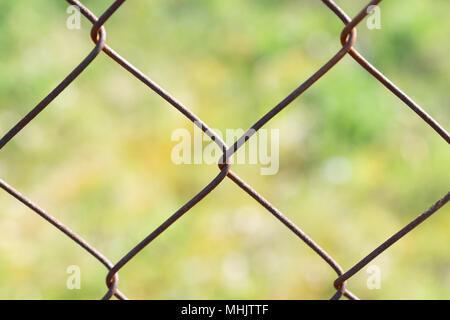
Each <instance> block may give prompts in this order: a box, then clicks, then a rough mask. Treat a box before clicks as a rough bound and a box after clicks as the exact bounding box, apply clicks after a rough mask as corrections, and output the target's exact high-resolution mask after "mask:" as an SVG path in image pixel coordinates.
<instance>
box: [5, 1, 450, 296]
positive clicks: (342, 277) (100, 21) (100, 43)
mask: <svg viewBox="0 0 450 320" xmlns="http://www.w3.org/2000/svg"><path fill="white" fill-rule="evenodd" d="M66 1H67V2H68V3H69V4H71V5H75V6H77V7H78V8H79V9H80V12H81V13H82V14H83V15H84V16H85V17H86V18H87V19H88V20H89V21H90V22H91V23H92V24H93V26H92V29H91V38H92V40H93V41H94V43H95V47H94V49H93V50H92V51H91V52H90V53H89V55H88V56H87V57H86V58H85V59H84V60H83V61H82V62H81V63H80V64H79V65H78V66H77V67H76V68H75V69H74V70H73V71H72V72H71V73H70V74H69V75H68V76H67V77H66V78H65V79H64V80H63V81H62V82H61V83H60V84H59V85H58V86H57V87H56V88H55V89H54V90H53V91H51V92H50V93H49V94H48V95H47V96H46V97H45V98H44V99H43V100H42V101H41V102H39V103H38V104H37V105H36V107H34V108H33V109H32V110H31V111H30V112H29V113H28V114H27V115H26V116H25V117H23V118H22V119H21V120H20V121H19V122H18V123H17V124H16V125H15V126H14V127H13V128H12V129H11V130H10V131H8V132H7V133H6V134H5V135H4V136H3V137H2V138H1V139H0V150H1V149H2V148H3V147H4V146H5V145H6V144H7V143H8V142H10V141H11V139H13V138H14V137H15V136H16V135H17V134H18V133H19V132H20V131H21V130H22V129H23V128H25V127H26V126H27V125H28V124H29V123H30V122H31V121H32V120H33V119H34V118H35V117H36V116H37V115H39V113H41V112H42V111H43V110H44V109H45V108H46V107H47V106H48V105H49V104H50V103H51V102H52V101H53V100H54V99H55V98H56V97H57V96H58V95H59V94H60V93H61V92H62V91H64V90H65V89H66V88H67V87H68V86H69V85H70V84H71V83H72V82H73V81H74V80H75V79H76V78H77V77H78V76H79V75H80V74H81V73H82V72H83V71H84V70H85V69H86V68H87V67H88V66H89V65H90V64H91V63H92V62H93V61H94V60H95V58H96V57H97V56H98V54H99V53H100V52H101V51H103V52H104V53H106V54H107V55H108V56H109V57H110V58H111V59H113V60H114V61H115V62H117V63H118V64H119V65H120V66H122V67H123V68H124V69H126V70H127V71H128V72H130V74H132V75H133V76H134V77H135V78H137V79H138V80H140V81H141V82H143V83H144V84H145V85H146V86H148V87H149V88H150V89H151V90H152V91H154V92H155V93H156V94H158V95H159V96H160V97H161V98H163V99H164V100H166V101H167V102H168V103H169V104H170V105H172V106H173V107H175V108H176V109H177V110H178V111H180V112H181V113H182V114H183V115H184V116H185V117H186V118H188V119H189V120H190V121H192V122H193V123H194V124H195V125H196V126H198V127H199V128H200V129H201V130H202V131H203V132H205V134H206V135H208V136H209V137H210V138H211V140H212V141H214V142H215V143H216V144H217V145H218V146H219V148H221V149H222V151H223V157H222V158H221V160H220V161H219V164H218V165H219V169H220V172H219V174H218V175H217V176H216V177H215V178H214V179H212V181H211V182H210V183H209V184H208V185H206V186H205V187H204V188H203V189H202V190H201V191H200V192H199V193H198V194H197V195H196V196H195V197H193V198H192V199H190V200H189V201H188V202H186V204H185V205H183V206H182V207H181V208H180V209H178V210H177V211H176V212H175V213H174V214H173V215H172V216H170V217H169V218H168V219H167V220H166V221H165V222H163V223H162V224H161V225H160V226H159V227H158V228H157V229H156V230H154V231H153V232H152V233H150V234H149V235H148V236H147V237H146V238H145V239H144V240H142V241H141V242H140V243H139V244H137V245H136V246H135V247H134V248H132V249H131V250H130V251H129V252H128V253H126V254H125V255H124V256H123V258H122V259H120V260H119V262H117V263H116V264H113V263H111V262H110V261H109V260H108V259H107V258H106V257H105V256H103V255H102V254H101V253H100V252H99V251H98V250H97V249H96V248H94V247H93V246H91V245H90V244H89V243H88V242H86V241H85V240H84V239H83V238H81V237H80V236H78V235H77V234H76V233H75V232H73V231H72V230H70V229H69V228H68V227H66V226H65V225H64V224H62V223H61V222H59V221H58V220H57V219H56V218H55V217H53V216H51V215H50V214H48V213H47V212H45V211H44V210H42V209H41V208H40V207H39V206H37V205H36V204H34V203H33V202H32V201H31V200H29V199H28V198H26V197H25V196H23V195H22V194H21V193H20V192H19V191H17V190H16V189H14V188H13V187H11V186H10V185H8V184H7V183H6V182H4V181H3V180H1V179H0V188H2V189H3V190H4V191H6V192H7V193H9V194H10V195H11V196H13V197H14V198H16V199H17V200H18V201H20V202H21V203H23V204H24V205H25V206H27V207H28V208H30V209H31V210H33V211H34V212H35V213H37V214H38V215H40V216H41V217H42V218H44V219H45V220H47V221H48V222H49V223H51V224H52V225H53V226H55V227H56V228H58V229H59V230H60V231H61V232H63V233H64V234H65V235H67V236H68V237H69V238H71V239H72V240H73V241H74V242H75V243H77V244H78V245H79V246H81V247H82V248H83V249H84V250H86V251H87V252H88V253H89V254H90V255H92V256H93V257H95V258H96V259H97V260H98V261H99V262H101V263H102V264H103V265H104V266H105V267H106V268H107V269H108V274H107V276H106V285H107V288H108V291H107V293H106V294H105V296H104V297H103V299H105V300H106V299H110V298H111V297H112V296H115V297H117V298H118V299H127V298H126V296H125V295H124V294H123V293H121V292H120V290H119V289H118V284H119V277H118V272H119V271H120V270H121V269H122V268H123V267H124V266H125V265H126V264H127V263H128V262H130V260H132V259H133V257H134V256H136V255H137V254H138V253H139V252H140V251H142V250H143V249H144V248H145V247H147V246H148V245H149V244H150V243H151V242H152V241H153V240H154V239H156V238H157V237H158V236H159V235H161V234H162V233H163V232H164V231H165V230H166V229H167V228H169V227H170V226H171V225H172V224H173V223H174V222H176V221H177V220H178V219H179V218H180V217H182V216H183V215H184V214H186V213H187V212H189V211H190V209H191V208H192V207H194V206H195V205H196V204H198V203H199V202H200V201H201V200H202V199H204V198H205V197H206V196H207V195H208V194H209V193H210V192H212V191H213V190H214V189H215V188H216V187H217V186H218V185H219V184H220V183H221V182H222V181H224V179H226V178H227V177H228V178H229V179H231V180H232V181H233V182H234V183H235V184H236V185H237V186H238V187H239V188H240V189H242V190H243V191H245V192H246V193H247V194H248V195H250V196H251V197H252V198H253V199H255V200H256V201H257V202H258V203H259V204H260V205H261V206H263V207H264V208H265V209H266V210H267V211H269V212H270V213H271V214H272V215H273V216H274V217H275V218H277V219H278V220H279V221H280V222H281V223H282V224H284V225H285V226H286V227H287V228H288V229H289V230H291V231H292V232H293V233H294V234H295V235H296V236H297V237H298V238H299V239H301V240H302V241H303V242H304V243H305V244H306V245H308V246H309V247H310V248H311V249H312V250H313V251H314V252H316V253H317V254H318V255H319V256H320V257H321V258H322V259H323V260H324V262H326V263H327V264H328V265H329V266H330V267H331V268H332V269H333V270H334V271H335V272H336V273H337V276H338V278H337V279H336V280H335V281H334V287H335V288H336V293H335V294H334V295H333V296H332V297H331V299H339V298H341V297H342V296H345V297H347V298H349V299H358V297H357V296H356V295H354V294H353V293H352V292H350V291H349V290H348V289H347V288H346V281H347V280H348V279H350V278H351V277H352V276H353V275H354V274H356V273H357V272H358V271H360V270H361V269H362V268H364V267H365V266H366V265H367V264H368V263H370V262H371V261H372V260H373V259H375V257H377V256H378V255H380V254H381V253H382V252H384V251H385V250H386V249H388V248H389V247H390V246H392V245H393V244H394V243H395V242H397V241H398V240H400V239H401V238H403V237H404V236H405V235H406V234H407V233H409V232H410V231H412V230H413V229H414V228H416V227H417V226H418V225H420V224H421V223H422V222H424V221H425V220H426V219H428V218H429V217H430V216H431V215H432V214H434V213H435V212H437V211H438V210H439V209H440V208H442V207H443V206H444V205H446V204H447V202H448V201H449V200H450V192H448V193H447V194H446V195H445V196H444V197H443V198H442V199H440V200H438V201H437V202H436V203H435V204H434V205H433V206H432V207H430V208H429V209H428V210H426V211H425V212H424V213H423V214H421V215H420V216H419V217H417V218H416V219H414V220H413V221H412V222H411V223H409V224H408V225H407V226H405V227H404V228H403V229H401V230H400V231H399V232H397V233H396V234H394V235H393V236H392V237H391V238H389V239H388V240H386V241H385V242H383V243H382V244H381V245H380V246H379V247H377V248H376V249H375V250H374V251H372V252H371V253H370V254H369V255H367V256H366V257H364V258H363V259H362V260H361V261H360V262H358V263H357V264H355V265H354V266H353V267H352V268H350V270H348V271H347V272H344V270H343V269H342V268H341V267H340V265H339V264H338V263H337V261H336V260H335V259H333V258H332V257H331V256H330V255H329V254H328V253H327V252H326V251H325V250H324V249H322V248H321V247H320V246H319V245H318V244H317V243H316V242H315V241H314V240H313V239H312V238H311V237H309V236H308V235H307V234H306V233H305V232H303V231H302V230H301V229H300V228H299V227H298V226H297V225H295V224H294V223H293V222H292V221H290V220H289V218H287V217H286V216H285V215H283V213H281V212H280V211H279V210H278V209H277V208H275V207H274V206H273V205H272V204H271V203H270V202H269V201H268V200H266V199H265V198H264V197H263V196H261V195H260V194H259V193H258V192H257V191H255V190H254V189H253V188H252V187H251V186H250V185H248V184H247V183H246V182H245V181H243V180H242V179H241V178H240V177H239V176H238V175H237V174H236V173H234V172H233V171H232V170H231V165H230V164H229V161H228V160H229V159H230V157H231V156H232V155H233V154H234V153H236V152H237V150H238V149H239V148H240V147H242V145H244V144H245V143H246V141H247V140H248V139H250V138H251V136H252V135H253V134H255V133H256V132H257V131H258V130H259V129H260V128H262V127H263V126H264V125H265V124H267V122H269V121H270V120H271V119H272V118H273V117H275V116H276V115H277V114H279V113H280V112H281V111H282V110H283V109H284V108H286V107H287V106H288V105H289V104H291V103H292V102H293V101H294V100H295V99H296V98H298V97H299V96H300V95H301V94H302V93H304V92H305V91H306V90H307V89H308V88H310V87H311V86H312V85H313V84H314V83H315V82H317V81H318V80H319V79H320V78H321V77H322V76H323V75H325V74H326V73H327V72H328V71H330V70H331V69H332V68H333V67H334V66H335V65H336V64H337V63H338V62H339V61H340V60H341V59H342V58H343V57H344V56H345V55H347V54H349V55H350V56H351V57H353V59H354V60H355V61H356V62H358V63H359V64H360V65H361V66H362V67H363V68H364V69H365V70H367V71H368V72H369V73H370V74H371V75H372V76H373V77H374V78H375V79H377V80H378V81H379V82H381V83H382V84H383V85H384V86H385V87H386V88H387V89H388V90H389V91H391V92H392V93H393V94H394V95H396V96H397V97H398V98H399V99H400V100H401V101H403V102H404V103H405V104H406V105H407V106H408V107H409V108H410V109H411V110H412V111H414V112H415V113H416V114H417V115H418V116H419V117H420V118H422V119H423V120H424V121H425V122H426V123H427V124H428V125H429V126H430V127H431V128H432V129H433V130H434V131H435V132H436V133H437V134H439V135H440V136H441V137H442V138H443V139H444V140H445V141H446V142H447V143H449V144H450V135H449V134H448V132H447V131H446V130H445V129H444V128H443V127H442V126H440V125H439V123H438V122H437V121H436V120H434V119H433V118H432V117H431V116H430V115H428V114H427V113H426V111H424V110H423V109H422V108H421V107H420V106H419V105H418V104H417V103H415V102H414V101H413V100H412V99H411V98H410V97H408V96H407V95H406V94H405V93H403V92H402V91H401V90H400V89H399V88H398V87H397V86H395V85H394V84H393V83H392V82H391V81H390V80H389V79H388V78H387V77H386V76H384V75H383V74H382V73H381V72H380V71H378V70H377V69H376V68H375V67H374V66H372V65H371V64H370V63H369V62H368V61H367V60H366V59H365V58H364V57H363V56H362V55H361V54H360V53H358V52H357V51H356V49H355V48H354V47H353V45H354V44H355V42H356V39H357V32H356V29H355V28H356V26H357V25H358V24H359V23H360V22H361V21H362V20H363V19H364V18H365V17H366V16H367V15H368V13H369V11H370V10H368V8H369V7H371V6H374V5H378V4H379V3H380V2H381V1H382V0H372V1H371V2H370V3H369V4H368V5H366V6H365V7H364V8H363V9H362V10H361V11H360V12H359V14H357V15H356V16H355V18H353V19H350V18H349V17H348V16H347V14H346V13H345V12H344V11H343V10H342V9H341V8H339V7H338V6H337V5H336V3H334V2H333V1H332V0H322V2H323V3H324V4H325V5H326V6H327V7H328V8H329V9H330V10H331V11H332V12H333V13H334V14H335V15H336V16H337V17H338V18H339V19H340V20H342V22H343V23H344V25H345V27H344V29H343V30H342V33H341V36H340V40H341V43H342V48H341V49H340V50H339V51H338V52H337V53H336V54H335V55H334V56H333V57H332V58H331V59H330V60H329V61H328V62H327V63H326V64H325V65H323V66H322V67H321V68H320V69H319V70H318V71H317V72H315V73H314V74H313V75H312V76H311V77H310V78H308V79H307V80H306V81H305V82H304V83H302V84H301V85H300V86H299V87H298V88H296V89H295V90H294V91H293V92H291V93H290V94H289V95H288V96H287V97H286V98H285V99H284V100H282V101H281V102H280V103H279V104H277V105H276V106H275V107H273V108H272V109H271V110H270V111H268V112H267V113H266V114H265V115H264V116H263V117H261V118H260V119H259V120H258V121H256V122H255V124H254V125H253V126H252V127H251V128H249V130H248V131H247V132H246V133H245V134H244V135H243V136H242V137H241V138H239V139H238V140H237V141H236V142H235V143H234V144H233V145H232V146H231V147H229V146H227V145H226V144H225V142H224V141H223V140H222V139H221V138H220V137H219V135H217V134H216V133H215V132H214V131H213V130H211V129H210V128H209V127H208V126H207V124H206V123H205V122H203V121H202V120H201V119H200V118H199V117H198V116H197V115H195V114H194V113H193V112H192V111H191V110H190V109H189V108H188V107H186V106H185V105H183V104H182V103H181V102H179V101H178V100H177V99H175V98H174V97H173V96H172V95H170V94H169V93H168V92H166V91H165V90H164V89H163V88H161V87H160V86H159V85H158V84H157V83H155V82H154V81H153V80H151V79H150V78H148V77H147V76H146V75H145V74H144V73H142V72H141V71H140V70H139V69H137V68H136V67H135V66H133V65H132V64H131V63H129V62H128V61H127V60H125V59H124V58H123V57H121V56H120V55H119V54H118V53H117V52H115V51H114V50H113V49H112V48H110V47H109V46H108V45H107V44H106V31H105V28H104V24H105V23H106V22H107V21H108V19H109V18H110V17H111V16H112V15H113V14H114V13H115V12H116V11H117V9H119V7H120V6H121V5H122V4H123V3H124V2H125V1H126V0H116V1H114V3H113V4H112V5H111V6H110V7H109V8H108V9H107V10H106V11H105V12H104V13H103V15H102V16H101V17H100V18H97V17H96V16H95V15H94V14H93V13H92V12H91V11H90V10H89V9H88V8H87V7H85V6H84V5H83V4H82V3H81V2H80V1H78V0H66Z"/></svg>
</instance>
